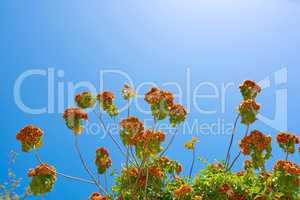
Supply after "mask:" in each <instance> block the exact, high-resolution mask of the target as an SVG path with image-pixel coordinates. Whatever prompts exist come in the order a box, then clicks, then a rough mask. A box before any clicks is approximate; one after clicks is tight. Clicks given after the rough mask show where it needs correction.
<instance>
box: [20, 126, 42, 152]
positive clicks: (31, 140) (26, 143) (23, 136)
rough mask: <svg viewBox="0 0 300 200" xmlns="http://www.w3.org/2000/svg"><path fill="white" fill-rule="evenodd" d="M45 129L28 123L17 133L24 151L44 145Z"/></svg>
mask: <svg viewBox="0 0 300 200" xmlns="http://www.w3.org/2000/svg"><path fill="white" fill-rule="evenodd" d="M42 136H43V131H42V130H41V129H40V128H37V127H34V126H33V125H28V126H25V127H24V128H22V129H21V130H20V131H19V132H18V133H17V135H16V138H17V140H19V141H20V142H21V144H22V151H24V152H28V151H30V150H32V149H36V148H39V147H41V146H42Z"/></svg>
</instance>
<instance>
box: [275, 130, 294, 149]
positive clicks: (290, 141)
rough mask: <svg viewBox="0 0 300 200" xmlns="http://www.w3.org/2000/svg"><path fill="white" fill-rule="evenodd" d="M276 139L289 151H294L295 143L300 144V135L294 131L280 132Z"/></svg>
mask: <svg viewBox="0 0 300 200" xmlns="http://www.w3.org/2000/svg"><path fill="white" fill-rule="evenodd" d="M276 139H277V142H278V144H279V146H280V147H281V148H282V149H284V151H285V152H287V153H294V152H295V144H299V138H298V136H296V135H294V134H292V133H278V135H277V137H276Z"/></svg>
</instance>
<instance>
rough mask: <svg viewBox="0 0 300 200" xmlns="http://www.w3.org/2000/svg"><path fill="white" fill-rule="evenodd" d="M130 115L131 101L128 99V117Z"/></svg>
mask: <svg viewBox="0 0 300 200" xmlns="http://www.w3.org/2000/svg"><path fill="white" fill-rule="evenodd" d="M129 115H130V100H129V99H128V109H127V117H129Z"/></svg>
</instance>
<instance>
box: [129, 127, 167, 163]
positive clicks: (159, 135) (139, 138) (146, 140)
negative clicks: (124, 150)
mask: <svg viewBox="0 0 300 200" xmlns="http://www.w3.org/2000/svg"><path fill="white" fill-rule="evenodd" d="M164 140H165V134H164V133H163V132H162V131H154V130H152V129H146V130H144V131H143V133H141V134H138V135H136V136H135V137H134V139H133V143H134V144H135V147H136V148H135V150H136V154H137V156H138V157H139V158H145V157H148V156H154V155H156V154H158V153H159V152H160V151H161V150H162V147H161V146H160V144H161V143H162V142H163V141H164Z"/></svg>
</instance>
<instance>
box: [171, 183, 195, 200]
mask: <svg viewBox="0 0 300 200" xmlns="http://www.w3.org/2000/svg"><path fill="white" fill-rule="evenodd" d="M192 191H193V188H192V187H191V186H190V185H187V184H183V185H181V186H180V187H179V188H178V189H176V190H175V191H174V197H175V198H182V197H184V196H186V195H188V194H189V193H191V192H192Z"/></svg>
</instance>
